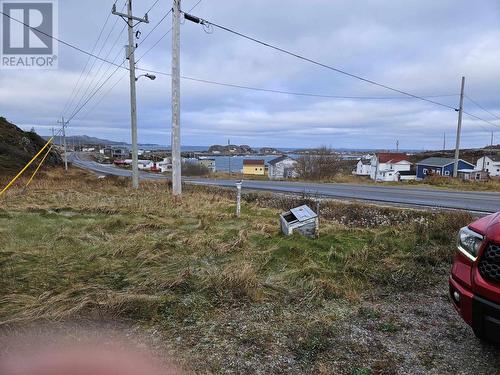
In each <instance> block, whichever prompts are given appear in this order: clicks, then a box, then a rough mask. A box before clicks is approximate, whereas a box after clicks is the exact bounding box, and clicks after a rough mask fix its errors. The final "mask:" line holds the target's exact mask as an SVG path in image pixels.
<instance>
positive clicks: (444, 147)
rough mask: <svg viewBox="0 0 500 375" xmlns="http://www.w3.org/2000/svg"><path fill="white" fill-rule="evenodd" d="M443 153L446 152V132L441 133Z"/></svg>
mask: <svg viewBox="0 0 500 375" xmlns="http://www.w3.org/2000/svg"><path fill="white" fill-rule="evenodd" d="M443 151H446V132H444V133H443Z"/></svg>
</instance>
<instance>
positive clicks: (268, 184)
mask: <svg viewBox="0 0 500 375" xmlns="http://www.w3.org/2000/svg"><path fill="white" fill-rule="evenodd" d="M69 160H70V161H71V162H72V163H73V164H74V165H76V166H79V167H81V168H85V169H88V170H91V171H94V172H97V173H101V174H105V175H115V176H124V177H129V176H130V174H131V172H130V171H129V170H125V169H120V168H117V167H114V166H113V165H107V164H99V163H96V162H92V161H87V160H83V159H82V158H81V157H80V156H79V155H78V154H72V155H71V156H70V158H69ZM140 177H141V179H151V180H163V179H167V178H168V177H166V176H163V175H158V174H152V173H146V172H141V176H140ZM184 182H186V183H190V184H196V185H214V186H224V187H234V183H235V181H234V180H225V179H204V178H185V179H184ZM243 187H244V189H250V190H265V191H271V192H280V193H296V194H297V193H299V194H300V193H306V194H312V195H319V196H321V197H327V198H335V199H342V200H361V201H371V202H379V203H385V204H390V205H403V206H413V207H415V206H417V207H423V208H425V207H435V208H449V209H462V210H467V211H474V212H481V213H489V212H497V211H500V192H499V193H496V192H495V193H493V192H463V191H449V190H442V189H432V188H414V187H397V186H375V185H358V184H322V183H307V182H284V181H252V180H248V181H246V180H245V181H244V183H243Z"/></svg>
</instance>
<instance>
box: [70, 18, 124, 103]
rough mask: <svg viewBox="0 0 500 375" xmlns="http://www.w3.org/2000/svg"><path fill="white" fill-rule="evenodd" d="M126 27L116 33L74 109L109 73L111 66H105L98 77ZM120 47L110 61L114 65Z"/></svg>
mask: <svg viewBox="0 0 500 375" xmlns="http://www.w3.org/2000/svg"><path fill="white" fill-rule="evenodd" d="M126 27H127V25H123V28H122V29H121V31H120V32H119V33H118V35H117V37H116V39H115V41H114V43H113V44H112V46H111V48H110V49H109V51H108V53H107V54H106V56H105V57H104V60H105V61H101V62H100V64H99V67H98V68H97V71H96V73H95V74H94V75H93V77H92V79H91V80H90V81H89V83H88V85H87V87H86V89H85V91H84V93H83V95H82V96H81V98H80V100H79V101H78V103H77V105H76V106H75V108H78V106H79V105H80V104H81V103H82V101H83V100H85V98H86V97H87V95H88V94H89V92H90V93H91V92H92V90H94V89H95V87H96V86H97V85H98V83H99V82H100V81H101V79H103V77H104V76H105V75H106V73H107V72H108V71H109V68H110V67H111V65H107V66H106V69H105V70H104V72H103V73H102V74H101V75H100V73H101V70H102V69H103V67H104V64H105V63H107V61H109V55H110V54H111V52H112V51H113V49H114V48H115V47H116V45H117V44H118V43H119V41H120V38H121V37H122V34H123V32H124V31H125V29H126ZM122 52H123V51H122V47H120V48H119V49H118V51H117V54H116V56H115V58H114V59H113V60H112V63H115V62H116V60H117V59H118V57H119V56H120V54H121V53H122ZM108 64H109V63H108Z"/></svg>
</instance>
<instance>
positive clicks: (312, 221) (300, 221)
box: [280, 205, 319, 237]
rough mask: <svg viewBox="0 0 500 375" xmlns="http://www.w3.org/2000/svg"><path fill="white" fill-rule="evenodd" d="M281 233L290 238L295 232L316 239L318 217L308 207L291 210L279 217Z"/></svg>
mask: <svg viewBox="0 0 500 375" xmlns="http://www.w3.org/2000/svg"><path fill="white" fill-rule="evenodd" d="M280 224H281V231H282V232H283V234H284V235H286V236H290V235H292V234H293V232H295V231H297V232H298V233H300V234H302V235H303V236H307V237H316V235H317V234H318V228H319V219H318V215H317V214H316V213H315V212H314V211H313V210H311V209H310V208H309V206H306V205H304V206H300V207H296V208H292V209H291V210H290V211H288V212H284V213H282V214H281V215H280Z"/></svg>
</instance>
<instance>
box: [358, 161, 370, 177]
mask: <svg viewBox="0 0 500 375" xmlns="http://www.w3.org/2000/svg"><path fill="white" fill-rule="evenodd" d="M370 171H371V160H370V159H360V160H359V161H358V164H356V171H355V172H354V173H355V174H356V175H357V176H369V175H370Z"/></svg>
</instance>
